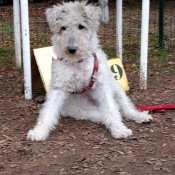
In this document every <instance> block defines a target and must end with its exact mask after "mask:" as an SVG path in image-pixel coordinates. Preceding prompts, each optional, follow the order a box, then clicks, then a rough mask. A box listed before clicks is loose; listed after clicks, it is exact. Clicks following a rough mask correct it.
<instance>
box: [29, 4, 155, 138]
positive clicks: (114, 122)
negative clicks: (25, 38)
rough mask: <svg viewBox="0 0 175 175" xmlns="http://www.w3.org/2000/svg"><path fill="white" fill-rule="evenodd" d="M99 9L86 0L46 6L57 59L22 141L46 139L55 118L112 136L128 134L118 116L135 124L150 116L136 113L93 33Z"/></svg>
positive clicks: (95, 28) (94, 32)
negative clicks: (94, 126)
mask: <svg viewBox="0 0 175 175" xmlns="http://www.w3.org/2000/svg"><path fill="white" fill-rule="evenodd" d="M100 17H101V10H100V8H99V7H97V6H93V5H87V4H86V2H78V1H76V2H69V3H63V4H62V5H55V6H53V8H49V9H47V10H46V18H47V22H48V24H49V27H50V29H51V31H52V32H53V37H52V43H53V46H54V51H55V53H56V55H57V58H58V59H57V60H54V61H53V62H52V77H51V86H50V91H49V93H48V94H47V98H46V102H45V103H44V105H43V107H42V109H41V111H40V115H39V118H38V121H37V124H36V126H35V127H34V129H31V130H29V132H28V135H27V139H30V140H32V141H34V140H45V139H46V138H47V137H48V136H49V133H50V131H51V130H53V129H54V128H55V126H56V124H57V123H58V121H59V118H60V116H71V117H73V118H75V119H80V120H90V121H93V122H97V123H102V124H104V125H105V126H106V128H108V129H109V130H110V132H111V134H112V136H113V137H115V138H126V137H129V136H131V135H132V130H131V129H128V128H127V127H126V126H125V125H124V124H123V122H122V116H124V117H126V118H128V119H131V120H134V121H136V122H137V123H142V122H149V121H151V120H152V117H151V115H149V114H148V113H147V112H140V111H137V110H136V109H135V107H134V105H133V104H132V102H131V101H130V99H129V98H128V97H127V96H126V93H125V92H124V90H123V88H122V87H121V86H120V84H119V83H118V82H117V81H116V80H115V79H114V77H113V75H112V74H111V72H110V70H109V69H108V66H107V57H106V55H105V53H104V52H103V51H102V49H101V46H100V45H99V40H98V36H97V31H98V27H99V24H100Z"/></svg>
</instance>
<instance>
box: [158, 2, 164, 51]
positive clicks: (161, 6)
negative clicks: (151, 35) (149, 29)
mask: <svg viewBox="0 0 175 175" xmlns="http://www.w3.org/2000/svg"><path fill="white" fill-rule="evenodd" d="M163 41H164V0H159V47H160V48H163V47H164V45H163Z"/></svg>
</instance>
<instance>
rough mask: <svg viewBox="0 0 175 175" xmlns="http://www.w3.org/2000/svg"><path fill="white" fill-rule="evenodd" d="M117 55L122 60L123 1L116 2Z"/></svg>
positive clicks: (117, 0)
mask: <svg viewBox="0 0 175 175" xmlns="http://www.w3.org/2000/svg"><path fill="white" fill-rule="evenodd" d="M116 54H117V55H116V56H117V57H118V58H120V59H121V60H122V0H116Z"/></svg>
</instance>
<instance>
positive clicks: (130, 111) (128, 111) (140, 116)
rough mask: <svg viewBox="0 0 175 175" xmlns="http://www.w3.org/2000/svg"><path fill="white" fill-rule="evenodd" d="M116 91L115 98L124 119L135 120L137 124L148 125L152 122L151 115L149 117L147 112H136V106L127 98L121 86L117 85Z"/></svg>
mask: <svg viewBox="0 0 175 175" xmlns="http://www.w3.org/2000/svg"><path fill="white" fill-rule="evenodd" d="M114 89H115V95H114V98H115V100H116V101H117V103H118V105H119V107H120V109H121V112H122V114H123V115H124V117H126V118H128V119H131V120H134V121H135V122H137V123H143V122H145V123H146V122H150V121H151V120H152V117H151V115H149V114H148V113H147V112H141V111H138V110H136V108H135V106H134V104H133V103H132V102H131V100H130V99H129V98H128V97H127V95H126V93H125V92H124V90H123V88H122V87H121V86H120V85H119V84H117V83H115V88H114Z"/></svg>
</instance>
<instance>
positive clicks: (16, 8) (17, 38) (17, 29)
mask: <svg viewBox="0 0 175 175" xmlns="http://www.w3.org/2000/svg"><path fill="white" fill-rule="evenodd" d="M13 19H14V40H15V42H14V44H15V57H16V68H17V69H19V68H21V33H20V7H19V0H13Z"/></svg>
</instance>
